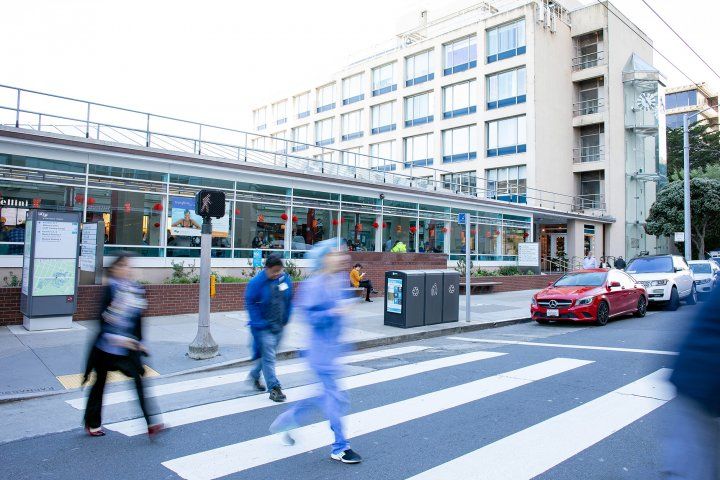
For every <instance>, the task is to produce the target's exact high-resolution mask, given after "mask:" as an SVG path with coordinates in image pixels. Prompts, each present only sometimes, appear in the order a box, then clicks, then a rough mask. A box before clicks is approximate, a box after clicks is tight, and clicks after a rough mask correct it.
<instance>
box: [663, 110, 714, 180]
mask: <svg viewBox="0 0 720 480" xmlns="http://www.w3.org/2000/svg"><path fill="white" fill-rule="evenodd" d="M688 140H689V141H690V161H691V165H692V167H693V168H694V169H696V168H705V167H706V166H709V165H720V131H715V132H713V131H710V130H708V128H707V124H706V123H704V122H702V121H700V122H695V123H694V124H692V125H690V127H689V129H688ZM667 168H668V172H667V175H668V178H671V177H672V176H673V175H674V174H677V173H680V174H682V171H683V129H682V127H680V128H668V129H667Z"/></svg>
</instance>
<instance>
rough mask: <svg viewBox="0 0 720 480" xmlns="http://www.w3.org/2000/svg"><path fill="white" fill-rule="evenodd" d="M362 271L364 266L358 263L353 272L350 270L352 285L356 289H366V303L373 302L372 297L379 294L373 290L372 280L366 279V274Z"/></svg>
mask: <svg viewBox="0 0 720 480" xmlns="http://www.w3.org/2000/svg"><path fill="white" fill-rule="evenodd" d="M361 270H362V265H360V264H359V263H356V264H355V266H353V268H352V270H350V284H351V285H352V286H353V287H355V288H364V289H365V301H366V302H372V300H370V295H371V294H375V293H378V292H377V290H375V289H374V288H373V286H372V282H371V281H370V280H365V279H364V277H365V272H362V271H361Z"/></svg>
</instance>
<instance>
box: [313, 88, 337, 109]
mask: <svg viewBox="0 0 720 480" xmlns="http://www.w3.org/2000/svg"><path fill="white" fill-rule="evenodd" d="M333 108H335V84H334V83H330V84H328V85H325V86H324V87H320V88H318V89H317V113H320V112H325V111H327V110H332V109H333Z"/></svg>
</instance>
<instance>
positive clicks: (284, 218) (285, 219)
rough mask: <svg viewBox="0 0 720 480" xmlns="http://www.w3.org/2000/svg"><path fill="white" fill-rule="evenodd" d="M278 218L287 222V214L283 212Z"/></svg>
mask: <svg viewBox="0 0 720 480" xmlns="http://www.w3.org/2000/svg"><path fill="white" fill-rule="evenodd" d="M280 218H282V219H283V221H287V219H288V214H287V213H285V212H283V213H282V214H281V215H280Z"/></svg>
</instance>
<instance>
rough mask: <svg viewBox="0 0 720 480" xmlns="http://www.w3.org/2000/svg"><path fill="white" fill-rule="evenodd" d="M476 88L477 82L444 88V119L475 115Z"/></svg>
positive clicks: (471, 81)
mask: <svg viewBox="0 0 720 480" xmlns="http://www.w3.org/2000/svg"><path fill="white" fill-rule="evenodd" d="M476 88H477V82H476V81H475V80H470V81H467V82H462V83H456V84H455V85H450V86H448V87H443V118H453V117H459V116H461V115H468V114H470V113H475V112H476V111H477V107H476V104H477V91H476Z"/></svg>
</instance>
